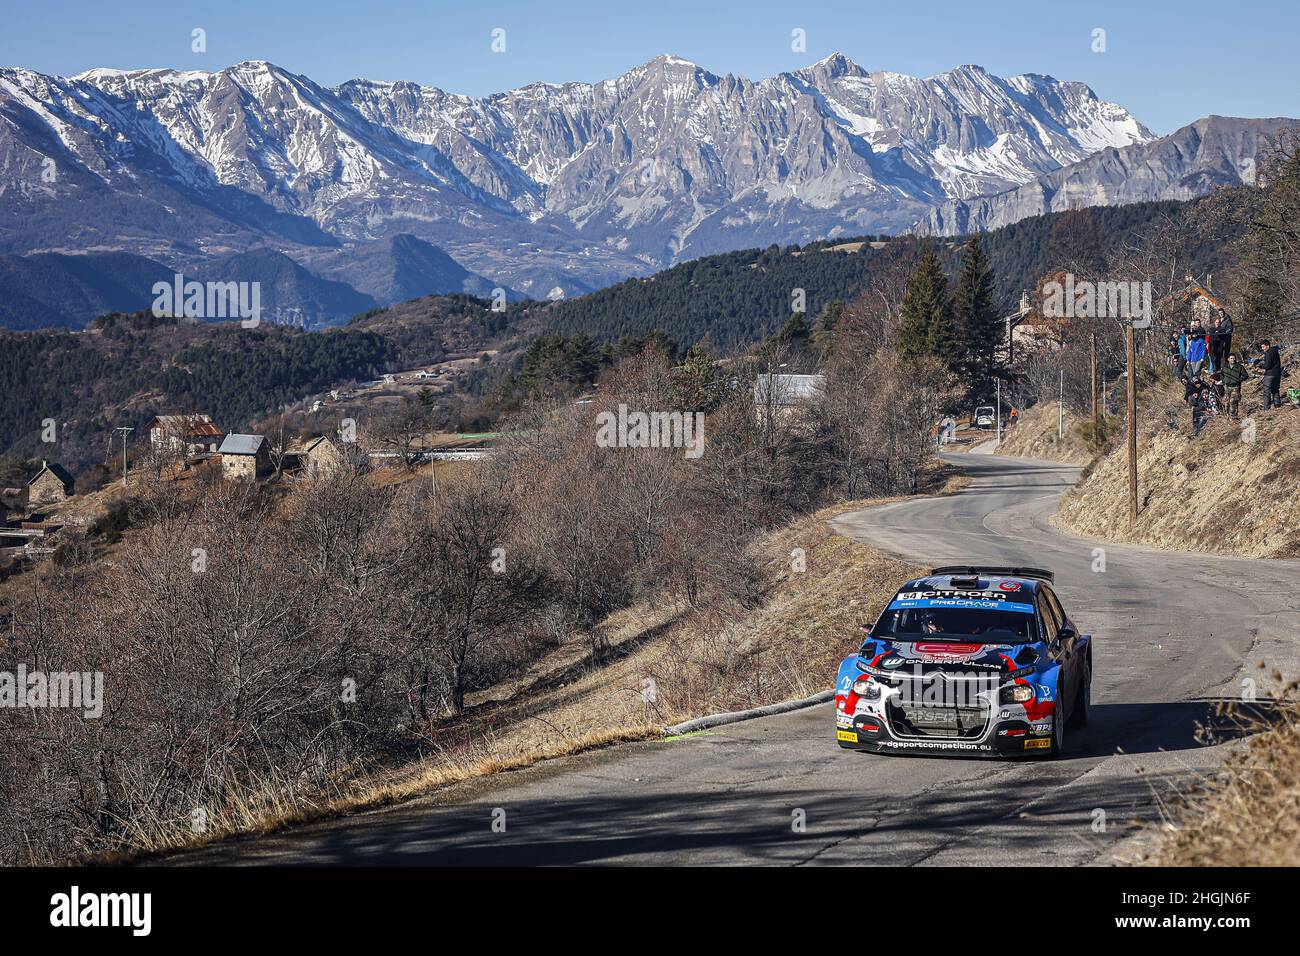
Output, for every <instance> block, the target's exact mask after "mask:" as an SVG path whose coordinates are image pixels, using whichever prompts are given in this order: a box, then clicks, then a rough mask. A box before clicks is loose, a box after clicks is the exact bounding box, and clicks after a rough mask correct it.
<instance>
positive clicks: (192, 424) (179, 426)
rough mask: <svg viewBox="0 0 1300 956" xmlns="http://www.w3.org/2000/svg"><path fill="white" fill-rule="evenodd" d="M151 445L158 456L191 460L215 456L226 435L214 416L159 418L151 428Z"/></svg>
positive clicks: (166, 416)
mask: <svg viewBox="0 0 1300 956" xmlns="http://www.w3.org/2000/svg"><path fill="white" fill-rule="evenodd" d="M148 432H149V445H150V447H151V448H152V450H153V451H154V452H155V453H159V454H171V455H178V456H184V457H187V458H192V457H195V456H197V455H204V454H212V453H214V452H216V451H217V448H218V446H219V445H220V444H221V438H222V435H223V434H224V432H222V430H221V429H220V428H218V427H217V425H216V422H214V421H213V420H212V416H211V415H204V414H200V413H194V414H189V415H158V416H155V418H154V419H153V421H151V422H150V423H149V425H148Z"/></svg>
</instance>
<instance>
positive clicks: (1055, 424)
mask: <svg viewBox="0 0 1300 956" xmlns="http://www.w3.org/2000/svg"><path fill="white" fill-rule="evenodd" d="M1059 426H1060V419H1059V413H1058V411H1057V407H1056V406H1055V405H1050V404H1047V403H1044V404H1041V405H1035V406H1034V407H1033V408H1031V409H1028V410H1027V411H1025V412H1023V413H1021V415H1020V420H1019V421H1018V422H1017V423H1016V424H1015V425H1014V426H1012V427H1011V428H1008V429H1007V430H1006V432H1005V434H1004V436H1003V439H1002V444H1001V445H999V446H998V448H997V452H996V454H999V455H1009V456H1011V457H1013V458H1044V459H1047V460H1048V461H1059V462H1064V463H1065V464H1067V465H1086V464H1088V462H1090V461H1092V452H1091V451H1089V449H1088V443H1087V441H1086V440H1085V439H1084V436H1083V427H1084V422H1083V420H1082V419H1080V418H1079V417H1078V416H1077V415H1075V414H1074V412H1072V411H1070V410H1069V409H1068V408H1067V409H1066V410H1065V428H1064V437H1061V438H1058V437H1057V433H1058V432H1059V431H1060V430H1061V429H1060V427H1059Z"/></svg>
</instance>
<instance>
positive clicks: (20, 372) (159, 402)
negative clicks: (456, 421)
mask: <svg viewBox="0 0 1300 956" xmlns="http://www.w3.org/2000/svg"><path fill="white" fill-rule="evenodd" d="M391 355H392V348H391V346H390V345H389V344H388V343H387V341H386V340H385V339H383V338H382V337H381V336H379V335H376V334H374V333H372V332H362V331H351V330H332V331H329V332H321V333H302V332H296V331H293V330H290V329H284V328H279V327H275V326H263V327H261V328H257V329H242V328H240V327H239V326H238V325H237V324H234V325H204V324H196V323H191V322H185V321H177V320H175V319H155V318H154V317H153V316H151V315H149V314H148V313H143V314H132V315H122V314H111V315H108V316H103V317H101V318H100V319H98V320H96V322H95V323H94V325H93V326H92V328H91V330H89V331H87V332H83V333H77V334H70V333H62V332H39V333H5V334H3V335H0V394H2V395H4V401H3V402H0V449H3V450H4V451H5V452H6V453H7V454H9V455H10V456H13V457H18V458H32V459H42V458H48V459H51V460H55V461H59V462H61V463H62V464H64V465H65V466H66V467H68V468H69V469H70V470H72V471H73V472H74V473H75V472H77V471H79V470H81V469H83V468H84V467H85V466H87V465H89V464H92V463H94V462H98V461H103V460H104V459H105V457H106V456H107V453H108V441H109V439H110V437H111V435H112V429H113V428H114V427H116V426H128V427H134V428H137V429H140V428H141V427H142V426H143V425H144V424H145V423H146V422H148V420H149V419H150V418H152V417H153V416H154V415H156V414H161V413H166V412H180V411H204V412H207V413H208V414H210V415H212V416H213V417H214V418H215V419H216V421H217V422H218V423H219V424H220V425H221V426H222V427H223V428H226V429H227V430H233V429H237V428H240V427H244V426H246V425H247V424H248V423H249V422H250V421H251V420H252V419H253V418H254V417H256V416H257V415H258V414H261V413H265V412H266V411H269V410H273V409H275V408H276V407H278V406H279V405H280V404H282V403H284V402H288V401H292V400H294V399H297V398H301V397H302V396H303V395H305V394H309V393H311V392H314V391H317V390H320V389H323V388H327V387H329V386H330V385H332V384H334V383H336V382H339V381H345V380H347V379H359V378H366V377H369V376H373V375H374V374H376V372H377V371H378V370H379V369H382V368H383V367H384V364H385V363H386V362H387V361H388V360H389V358H390V357H391ZM47 420H53V422H54V423H55V425H56V429H55V430H56V431H57V434H58V439H57V441H55V442H46V441H43V440H42V439H43V437H44V436H43V434H42V432H43V430H44V423H45V422H46V421H47Z"/></svg>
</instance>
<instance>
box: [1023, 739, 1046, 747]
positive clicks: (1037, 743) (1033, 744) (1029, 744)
mask: <svg viewBox="0 0 1300 956" xmlns="http://www.w3.org/2000/svg"><path fill="white" fill-rule="evenodd" d="M1050 746H1052V741H1051V740H1050V739H1048V740H1026V741H1025V749H1026V750H1041V749H1042V748H1044V747H1050Z"/></svg>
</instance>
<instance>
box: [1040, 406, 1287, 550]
mask: <svg viewBox="0 0 1300 956" xmlns="http://www.w3.org/2000/svg"><path fill="white" fill-rule="evenodd" d="M1252 387H1253V386H1247V397H1248V400H1247V407H1248V409H1249V410H1250V414H1249V416H1248V417H1247V418H1245V419H1243V421H1242V422H1241V423H1238V422H1236V421H1234V420H1232V419H1230V418H1227V417H1226V416H1224V417H1220V418H1217V419H1214V420H1213V421H1211V422H1210V424H1208V425H1207V426H1206V427H1205V429H1204V430H1203V431H1202V432H1201V434H1200V435H1198V436H1197V437H1195V438H1192V437H1191V426H1190V415H1189V413H1188V412H1187V411H1186V410H1185V408H1184V407H1183V406H1182V404H1181V394H1182V393H1181V389H1180V388H1179V387H1178V386H1176V385H1168V386H1165V387H1164V388H1162V389H1160V390H1153V391H1152V392H1148V393H1147V394H1146V395H1145V396H1144V401H1145V407H1146V408H1147V409H1148V413H1147V414H1145V415H1144V416H1143V418H1142V420H1141V421H1140V423H1139V424H1140V428H1139V434H1138V495H1139V498H1138V500H1139V506H1140V508H1139V513H1138V520H1137V524H1136V525H1135V526H1134V527H1133V528H1132V529H1131V530H1130V528H1129V527H1128V464H1127V456H1126V452H1125V446H1124V444H1123V443H1122V442H1119V443H1116V445H1115V447H1113V448H1112V449H1111V450H1110V451H1109V452H1108V453H1107V454H1105V455H1104V456H1102V457H1101V458H1100V459H1098V461H1097V463H1096V464H1095V465H1094V466H1093V467H1092V468H1091V469H1090V470H1089V471H1088V473H1087V474H1086V475H1085V477H1084V479H1083V480H1082V481H1081V482H1080V483H1079V484H1078V485H1077V486H1076V487H1075V488H1074V489H1073V490H1072V491H1070V492H1068V493H1067V494H1066V495H1065V497H1064V498H1063V499H1062V500H1061V510H1060V512H1059V513H1058V514H1057V516H1056V518H1055V519H1054V520H1055V523H1056V525H1057V527H1059V528H1060V529H1061V530H1063V531H1066V532H1069V533H1071V534H1078V535H1084V536H1086V537H1094V538H1108V539H1111V540H1115V541H1134V542H1138V543H1141V544H1148V545H1154V546H1156V547H1161V548H1171V549H1175V550H1180V551H1204V552H1209V553H1212V554H1225V555H1237V556H1241V557H1255V558H1292V557H1296V556H1300V535H1298V534H1297V531H1296V529H1297V528H1300V482H1297V476H1298V475H1300V412H1297V411H1295V410H1294V409H1290V408H1284V409H1281V410H1275V411H1271V412H1261V411H1259V410H1258V409H1257V408H1252V406H1254V405H1256V404H1257V403H1256V402H1255V401H1253V400H1252V399H1251V391H1250V390H1251V389H1252ZM1167 411H1173V412H1174V413H1175V415H1176V418H1175V421H1176V425H1177V427H1176V428H1170V427H1169V423H1168V421H1167V419H1166V417H1165V415H1166V412H1167ZM1252 423H1253V428H1252V427H1251V426H1252Z"/></svg>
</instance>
